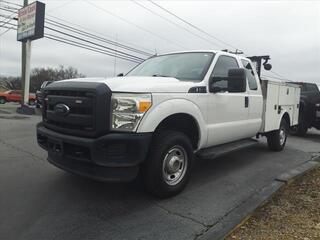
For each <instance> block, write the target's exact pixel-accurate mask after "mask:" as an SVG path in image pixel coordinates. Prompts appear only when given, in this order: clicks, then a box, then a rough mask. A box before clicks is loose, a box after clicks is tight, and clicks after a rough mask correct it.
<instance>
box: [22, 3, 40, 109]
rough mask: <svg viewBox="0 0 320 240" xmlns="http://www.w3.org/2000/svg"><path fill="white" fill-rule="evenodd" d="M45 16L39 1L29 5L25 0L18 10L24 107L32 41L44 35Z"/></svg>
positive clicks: (26, 97)
mask: <svg viewBox="0 0 320 240" xmlns="http://www.w3.org/2000/svg"><path fill="white" fill-rule="evenodd" d="M44 16H45V4H44V3H41V2H38V1H36V2H33V3H31V4H29V5H28V0H24V7H23V8H21V9H20V10H19V11H18V30H17V41H20V42H22V72H21V81H22V84H21V85H22V90H23V91H22V93H23V95H22V99H21V100H22V101H21V107H22V108H23V106H26V104H28V102H29V90H30V89H29V88H30V60H31V41H32V40H36V39H39V38H42V37H43V35H44Z"/></svg>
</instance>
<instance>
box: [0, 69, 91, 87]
mask: <svg viewBox="0 0 320 240" xmlns="http://www.w3.org/2000/svg"><path fill="white" fill-rule="evenodd" d="M83 77H85V75H83V74H81V73H79V72H78V70H77V69H76V68H73V67H67V68H65V67H63V66H59V67H58V68H50V67H48V68H34V69H33V70H32V71H31V74H30V92H36V91H37V90H38V89H40V86H41V85H42V83H43V82H44V81H58V80H64V79H71V78H83ZM0 87H1V88H4V89H8V90H11V89H21V79H20V77H1V76H0Z"/></svg>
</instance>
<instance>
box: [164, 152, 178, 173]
mask: <svg viewBox="0 0 320 240" xmlns="http://www.w3.org/2000/svg"><path fill="white" fill-rule="evenodd" d="M180 164H181V161H180V159H179V158H178V157H177V156H173V157H172V158H171V159H170V160H169V162H168V164H167V170H168V172H169V173H175V172H177V171H178V170H179V168H180Z"/></svg>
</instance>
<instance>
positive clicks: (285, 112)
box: [278, 111, 292, 128]
mask: <svg viewBox="0 0 320 240" xmlns="http://www.w3.org/2000/svg"><path fill="white" fill-rule="evenodd" d="M285 114H288V116H289V119H290V122H289V127H291V124H292V116H290V114H289V113H288V111H283V112H282V113H281V117H280V118H279V122H278V126H279V128H280V124H281V120H282V118H283V116H284V115H285Z"/></svg>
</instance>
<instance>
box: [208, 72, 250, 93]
mask: <svg viewBox="0 0 320 240" xmlns="http://www.w3.org/2000/svg"><path fill="white" fill-rule="evenodd" d="M246 88H247V78H246V72H245V69H243V68H235V69H230V70H229V71H228V77H211V78H210V80H209V91H210V92H212V93H217V92H227V91H228V92H232V93H237V92H245V91H246Z"/></svg>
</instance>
